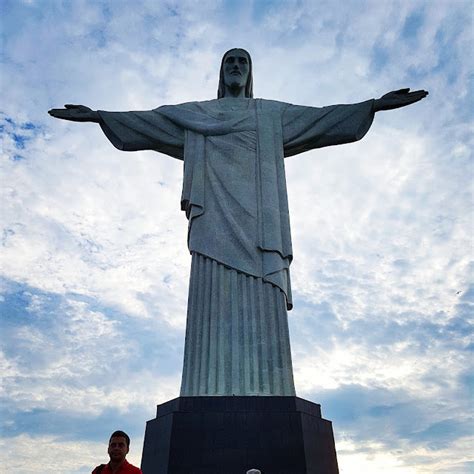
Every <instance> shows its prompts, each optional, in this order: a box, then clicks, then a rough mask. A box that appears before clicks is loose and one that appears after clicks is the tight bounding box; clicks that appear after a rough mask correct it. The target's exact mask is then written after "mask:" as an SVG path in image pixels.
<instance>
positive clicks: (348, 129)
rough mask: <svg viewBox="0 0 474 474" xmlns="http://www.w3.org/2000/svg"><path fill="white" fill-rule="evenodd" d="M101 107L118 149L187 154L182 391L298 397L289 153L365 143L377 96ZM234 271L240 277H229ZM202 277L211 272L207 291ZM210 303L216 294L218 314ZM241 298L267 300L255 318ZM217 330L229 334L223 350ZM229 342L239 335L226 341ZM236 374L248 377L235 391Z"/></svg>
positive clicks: (106, 129) (107, 130) (103, 120)
mask: <svg viewBox="0 0 474 474" xmlns="http://www.w3.org/2000/svg"><path fill="white" fill-rule="evenodd" d="M98 113H99V116H100V125H101V127H102V130H103V131H104V133H105V134H106V136H107V137H108V139H109V140H110V141H111V142H112V144H113V145H114V146H115V147H116V148H118V149H120V150H124V151H137V150H155V151H158V152H161V153H164V154H167V155H170V156H172V157H174V158H177V159H180V160H184V176H183V190H182V196H181V208H182V210H183V211H185V213H186V216H187V218H188V220H189V227H188V247H189V250H190V252H191V253H192V255H193V268H194V270H193V271H192V273H191V283H190V295H189V302H188V321H187V330H186V343H185V361H184V371H183V385H182V390H181V395H229V394H234V395H237V394H239V395H249V394H253V395H255V394H257V395H258V394H263V395H292V394H294V385H293V374H292V367H291V355H290V351H289V338H288V323H287V316H286V309H291V307H292V296H291V285H290V276H289V267H290V264H291V260H292V247H291V234H290V219H289V212H288V201H287V191H286V179H285V169H284V158H285V157H288V156H292V155H296V154H299V153H302V152H305V151H308V150H311V149H314V148H320V147H325V146H330V145H339V144H343V143H349V142H353V141H356V140H359V139H361V138H362V137H363V136H364V135H365V133H366V132H367V131H368V129H369V128H370V126H371V124H372V121H373V117H374V110H373V100H369V101H366V102H362V103H358V104H351V105H334V106H328V107H322V108H316V107H306V106H298V105H292V104H287V103H282V102H277V101H271V100H263V99H235V98H223V99H216V100H210V101H204V102H190V103H185V104H180V105H171V106H162V107H159V108H157V109H154V110H150V111H139V112H105V111H99V112H98ZM195 256H199V257H198V258H197V257H196V259H195ZM203 259H204V260H203ZM212 262H214V263H212ZM215 265H218V266H217V267H216V266H215ZM211 269H212V271H211ZM227 270H229V271H231V272H234V273H235V272H237V273H235V275H234V273H232V274H229V275H227V274H226V273H225V272H226V271H227ZM193 275H194V276H193ZM204 275H211V276H209V277H206V278H208V279H209V282H210V283H209V285H207V286H206V285H204V284H203V282H202V279H203V278H205V276H204ZM236 275H241V276H236ZM248 278H250V279H248ZM212 282H215V285H214V286H213V283H212ZM219 282H221V283H219ZM225 282H228V283H225ZM232 282H234V283H232ZM211 283H212V284H211ZM262 284H263V286H262V287H260V285H262ZM225 285H227V286H225ZM227 287H228V289H227V290H225V291H224V290H222V288H227ZM219 288H221V289H219ZM232 288H234V290H235V292H234V293H232V292H233V291H234V290H232ZM269 288H272V290H269ZM221 290H222V291H221ZM272 291H273V292H275V291H276V293H275V294H274V295H273V293H272ZM200 292H207V293H208V294H207V295H204V296H202V295H201V296H199V293H200ZM278 293H280V294H281V295H282V298H283V299H281V298H280V296H278ZM216 295H217V296H216ZM226 295H227V296H226ZM229 295H230V296H229ZM252 295H254V296H252ZM258 295H260V296H258ZM193 298H194V299H193ZM199 298H201V299H199ZM203 298H204V299H203ZM213 298H214V299H215V298H217V299H216V301H217V300H218V301H219V303H215V305H214V306H215V308H216V309H212V308H213V307H214V306H212V304H211V303H212V301H214V300H213ZM223 298H224V299H225V298H227V299H228V302H227V303H222V299H223ZM246 298H248V299H249V301H250V298H254V299H255V301H257V300H258V301H260V302H261V303H260V306H259V307H260V309H259V310H258V311H257V310H256V312H254V313H252V314H253V316H251V317H250V316H249V317H250V319H248V318H247V316H246V314H247V313H245V311H246V309H245V307H246V306H245V305H247V304H248V302H246V303H245V305H244V304H243V303H242V300H243V299H244V300H245V301H247V300H246ZM198 301H199V302H200V303H199V304H198V303H197V302H198ZM193 302H194V303H193ZM267 303H268V304H267ZM193 305H194V307H193ZM223 305H224V306H223ZM226 305H227V306H226ZM268 305H270V306H271V307H273V308H274V311H273V313H275V314H277V316H276V319H275V316H274V315H271V314H270V313H269V312H268V310H267V309H265V306H268ZM197 306H199V308H197ZM209 308H211V309H209ZM219 308H220V309H219ZM233 308H234V309H235V308H241V310H239V311H240V313H241V314H240V313H239V314H240V315H239V316H238V317H237V319H235V322H234V323H233V322H232V317H231V316H229V321H230V322H225V323H224V322H223V321H222V320H221V319H219V318H220V317H221V316H220V315H219V314H217V313H219V312H222V311H223V312H224V313H228V314H229V315H230V314H231V313H232V311H234V309H233ZM234 312H235V311H234ZM232 314H233V313H232ZM239 318H240V319H239ZM246 318H247V319H246ZM197 321H198V322H197ZM199 321H200V323H199ZM219 321H220V322H219ZM239 321H240V322H239ZM246 321H247V323H246ZM200 324H201V326H200ZM212 324H214V326H215V327H217V329H216V337H215V338H214V339H215V340H212V337H211V336H210V334H211V332H212V327H213V326H212ZM229 324H230V329H229ZM245 324H247V326H245ZM252 325H253V326H252ZM245 327H247V328H250V327H253V328H254V332H253V333H252V338H251V339H250V340H249V341H250V342H248V341H247V339H245V334H244V333H242V331H243V330H244V329H243V328H245ZM219 328H220V329H222V331H223V333H222V334H226V336H222V340H221V342H220V344H221V345H220V346H219V343H218V341H219V334H220V333H219V330H220V329H219ZM258 328H260V329H259V330H258V331H260V332H258V331H257V329H258ZM265 328H267V329H265ZM229 331H230V332H229ZM262 331H263V332H262ZM265 331H266V332H265ZM234 336H235V337H234ZM228 337H231V338H234V340H232V341H229V342H227V343H225V344H224V343H223V342H222V341H226V340H227V339H228ZM239 338H240V339H239ZM239 341H240V342H239ZM245 341H247V342H248V343H245ZM252 341H253V342H252ZM223 344H224V345H223ZM245 344H247V345H245ZM226 354H227V356H226ZM211 355H214V356H215V357H214V356H213V357H214V359H213V358H212V357H211ZM226 357H227V358H226ZM220 364H223V365H222V367H221V366H220ZM219 367H220V369H219V370H218V368H219ZM246 367H247V368H246ZM246 370H247V372H246ZM235 380H245V381H246V382H245V383H244V384H243V385H240V386H238V387H235V386H234V385H233V384H235Z"/></svg>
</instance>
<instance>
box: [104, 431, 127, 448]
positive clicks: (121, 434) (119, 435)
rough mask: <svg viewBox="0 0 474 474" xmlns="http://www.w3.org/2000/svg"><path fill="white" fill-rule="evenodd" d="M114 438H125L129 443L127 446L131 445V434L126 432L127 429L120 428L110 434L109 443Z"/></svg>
mask: <svg viewBox="0 0 474 474" xmlns="http://www.w3.org/2000/svg"><path fill="white" fill-rule="evenodd" d="M112 438H125V442H126V443H127V448H129V447H130V436H128V434H127V433H125V431H120V430H118V431H114V432H113V433H112V434H111V435H110V439H109V443H110V441H111V439H112Z"/></svg>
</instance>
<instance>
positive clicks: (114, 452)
mask: <svg viewBox="0 0 474 474" xmlns="http://www.w3.org/2000/svg"><path fill="white" fill-rule="evenodd" d="M107 452H108V453H109V456H110V460H111V461H116V462H120V461H123V460H124V459H125V456H126V455H127V454H128V446H127V440H126V439H125V438H124V437H123V436H114V437H113V438H111V439H110V441H109V449H108V451H107Z"/></svg>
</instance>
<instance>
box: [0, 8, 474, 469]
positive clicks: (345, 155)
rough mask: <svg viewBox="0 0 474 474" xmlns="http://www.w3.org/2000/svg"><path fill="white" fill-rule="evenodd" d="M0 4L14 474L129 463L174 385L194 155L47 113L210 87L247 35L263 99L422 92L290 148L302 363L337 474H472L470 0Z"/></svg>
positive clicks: (325, 99)
mask: <svg viewBox="0 0 474 474" xmlns="http://www.w3.org/2000/svg"><path fill="white" fill-rule="evenodd" d="M1 5H2V10H3V11H2V19H1V20H0V21H1V26H2V41H3V45H2V57H1V58H2V76H1V80H2V91H3V94H2V102H3V103H2V110H1V117H0V118H1V122H2V124H1V126H2V133H3V150H2V193H3V196H2V198H1V199H2V200H1V202H2V204H1V218H2V245H3V248H2V257H1V258H2V260H1V273H2V290H1V305H2V310H1V316H2V319H1V328H0V330H1V342H2V351H1V353H0V372H1V374H2V377H3V381H2V385H1V440H0V448H1V449H0V452H1V458H2V461H1V464H3V466H4V467H3V468H1V467H0V471H1V472H16V473H25V474H26V473H37V472H51V473H87V472H90V471H91V470H92V468H93V467H94V466H95V465H97V464H99V463H101V462H105V461H106V460H107V456H106V452H105V450H106V443H107V439H108V436H109V434H110V432H111V431H112V430H114V429H117V428H121V429H125V430H126V431H128V432H129V433H130V435H131V436H132V447H131V453H130V455H129V459H130V460H131V461H132V462H134V463H136V464H139V463H140V458H141V449H142V441H143V435H144V429H145V421H146V420H148V419H151V418H153V416H154V413H155V405H156V404H157V403H162V402H164V401H166V400H169V399H171V398H174V397H176V396H177V395H178V393H179V384H180V375H181V365H182V353H183V345H184V330H185V313H186V299H187V284H188V272H189V266H190V256H189V254H188V252H187V249H186V226H187V222H186V219H185V217H184V215H182V213H181V212H180V211H179V199H180V193H181V189H180V186H181V174H182V163H181V162H180V161H178V160H174V159H172V158H169V157H167V156H164V155H159V154H157V153H153V152H138V153H124V152H120V151H118V150H115V149H114V148H113V147H112V146H111V145H110V143H109V142H108V141H107V140H106V139H105V137H104V136H103V134H102V132H101V131H100V128H99V127H98V126H97V125H95V124H77V123H71V122H64V121H59V120H54V119H52V118H50V117H49V116H48V115H47V114H46V111H47V110H48V109H50V108H52V107H60V106H62V105H63V104H65V103H79V104H85V105H88V106H90V107H92V108H94V109H102V110H146V109H151V108H154V107H156V106H159V105H162V104H173V103H180V102H186V101H190V100H206V99H211V98H214V97H215V94H216V89H217V79H218V68H219V63H220V59H221V56H222V54H223V52H224V51H226V50H227V49H229V48H231V47H234V46H241V47H244V48H246V49H248V50H249V51H250V52H251V54H252V57H253V63H254V91H255V95H256V97H264V98H269V99H275V100H281V101H285V102H291V103H295V104H306V105H313V106H320V105H330V104H335V103H352V102H359V101H363V100H366V99H369V98H373V97H379V96H381V95H382V94H384V93H385V92H387V91H389V90H393V89H398V88H401V87H411V88H412V89H420V88H424V89H427V90H429V91H430V95H429V96H428V98H427V99H425V100H424V101H422V102H420V103H418V104H415V105H413V106H411V107H409V108H405V109H399V110H396V111H391V112H382V113H379V114H377V116H376V119H375V122H374V125H373V126H372V129H371V130H370V132H369V134H368V135H367V136H366V137H365V138H364V139H363V140H362V141H361V142H358V143H355V144H350V145H343V146H339V147H333V148H327V149H322V150H317V151H313V152H309V153H306V154H303V155H299V156H295V157H292V158H289V159H288V160H287V161H286V169H287V179H288V192H289V201H290V211H291V222H292V230H293V244H294V254H295V259H294V262H293V266H292V275H293V291H294V304H295V307H294V310H293V311H291V312H290V313H289V322H290V332H291V342H292V353H293V364H294V372H295V381H296V387H297V393H298V395H299V396H301V397H303V398H306V399H309V400H312V401H314V402H317V403H321V404H322V410H323V416H324V417H325V418H327V419H330V420H332V421H333V424H334V431H335V437H336V447H337V450H338V460H339V466H340V471H341V473H342V474H359V473H364V474H372V473H373V474H375V473H380V472H382V471H383V472H384V473H386V474H392V473H393V474H405V473H407V474H412V473H413V474H422V473H423V474H425V473H426V474H428V473H450V474H451V473H468V472H472V469H473V459H472V456H471V455H470V452H469V451H470V450H471V448H472V437H471V436H472V434H473V422H472V384H473V375H472V347H473V346H472V339H471V336H472V325H471V324H472V314H473V311H472V310H473V305H474V286H473V285H472V268H473V267H472V265H473V264H472V256H473V253H472V232H473V229H474V226H473V213H472V199H473V164H472V157H471V155H470V149H471V148H470V147H471V146H472V143H469V141H470V140H472V105H473V100H472V89H470V87H471V86H472V82H470V81H472V64H473V63H472V47H473V35H472V32H473V15H472V11H471V7H472V2H471V1H469V0H467V1H463V0H451V1H448V0H443V1H442V0H433V1H417V0H410V1H408V0H406V1H389V0H384V1H344V2H338V1H329V0H328V1H319V0H318V1H316V0H313V1H307V2H306V1H285V2H271V1H239V2H236V1H221V2H216V1H215V0H212V1H207V0H200V1H199V2H197V1H179V2H173V1H169V2H168V1H151V0H150V1H146V0H140V1H136V2H131V1H120V0H116V1H92V0H90V1H82V0H74V1H59V0H58V1H48V0H41V1H40V0H36V1H35V0H30V1H26V0H24V1H21V0H16V1H9V0H2V2H1ZM5 466H7V467H6V468H5ZM2 469H3V471H2Z"/></svg>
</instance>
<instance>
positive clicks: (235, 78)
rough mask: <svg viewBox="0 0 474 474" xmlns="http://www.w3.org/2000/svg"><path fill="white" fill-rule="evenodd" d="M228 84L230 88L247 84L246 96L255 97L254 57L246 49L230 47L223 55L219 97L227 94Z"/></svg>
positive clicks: (218, 90)
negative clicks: (253, 78)
mask: <svg viewBox="0 0 474 474" xmlns="http://www.w3.org/2000/svg"><path fill="white" fill-rule="evenodd" d="M226 86H227V87H228V88H233V87H244V86H245V97H247V98H252V97H253V80H252V59H251V57H250V54H249V53H248V52H247V51H245V49H241V48H233V49H230V50H229V51H227V52H226V53H225V54H224V56H223V57H222V62H221V70H220V74H219V88H218V89H217V98H218V99H221V98H222V97H224V96H225V91H226Z"/></svg>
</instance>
